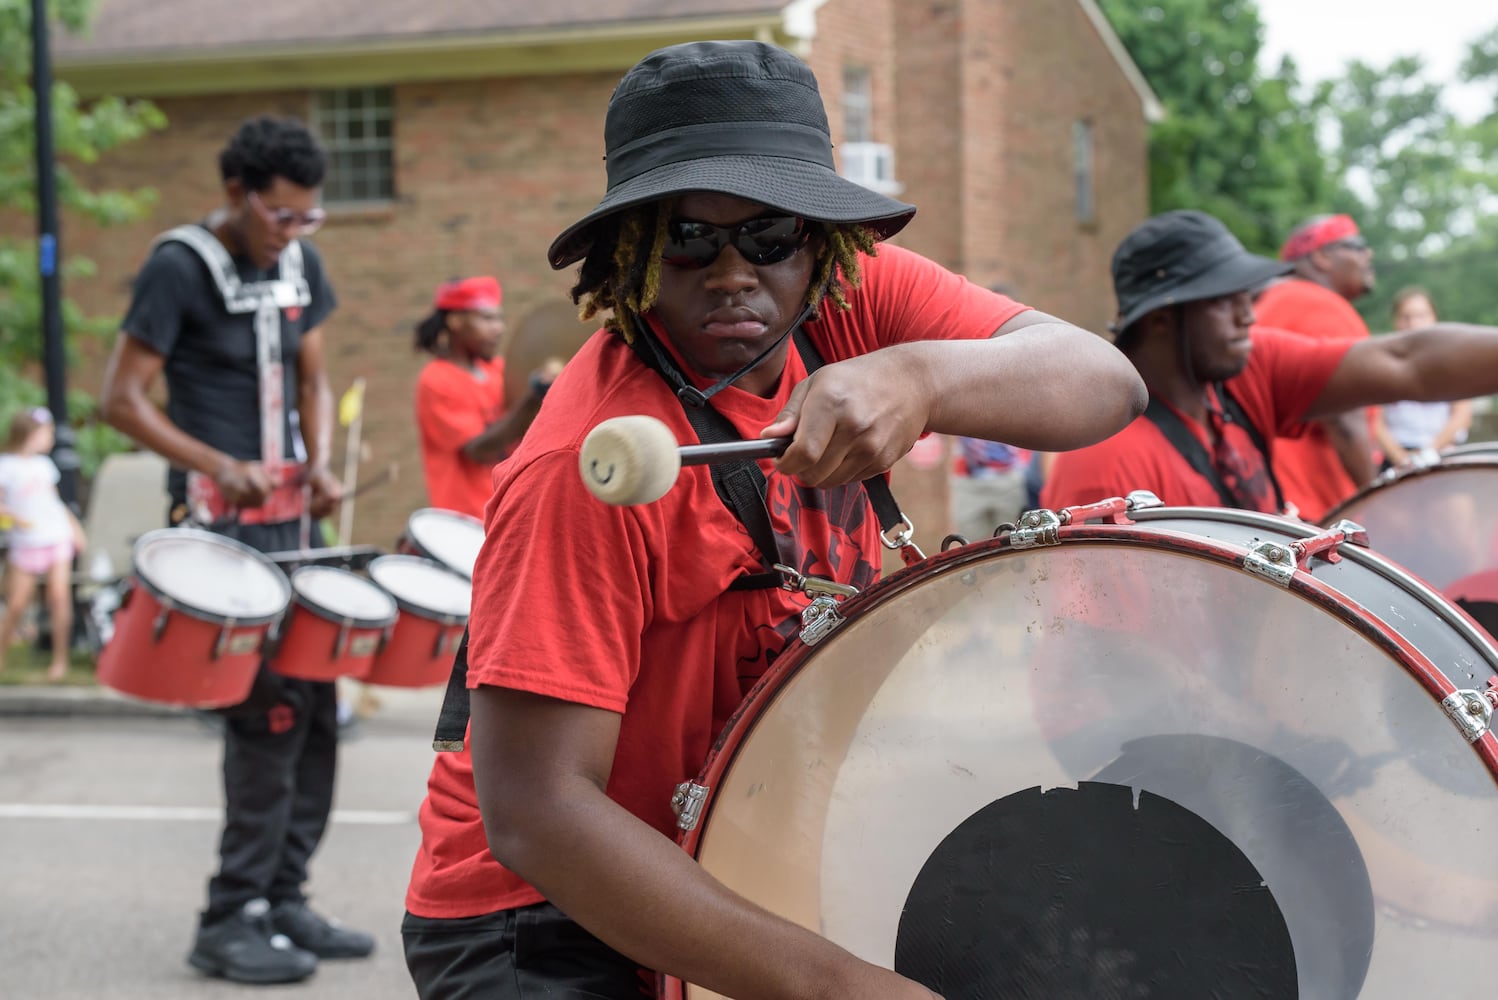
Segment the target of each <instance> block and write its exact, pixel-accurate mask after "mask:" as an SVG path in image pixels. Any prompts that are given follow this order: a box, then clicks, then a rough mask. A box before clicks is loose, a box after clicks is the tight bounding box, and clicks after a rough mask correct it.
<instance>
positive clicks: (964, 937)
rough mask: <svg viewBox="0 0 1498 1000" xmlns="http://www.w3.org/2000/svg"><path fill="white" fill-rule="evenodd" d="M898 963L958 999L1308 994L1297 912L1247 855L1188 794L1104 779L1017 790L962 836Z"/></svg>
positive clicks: (916, 900)
mask: <svg viewBox="0 0 1498 1000" xmlns="http://www.w3.org/2000/svg"><path fill="white" fill-rule="evenodd" d="M895 969H896V971H898V972H900V973H901V974H902V975H905V976H908V977H909V978H911V979H914V980H916V981H917V982H920V983H922V984H924V985H925V986H927V987H928V988H930V989H932V990H935V991H937V992H938V993H940V994H941V995H942V996H944V997H945V998H946V1000H1010V998H1021V997H1024V998H1029V997H1036V998H1041V997H1045V998H1050V997H1078V998H1081V997H1086V998H1115V997H1116V998H1125V997H1194V996H1199V997H1207V996H1210V997H1220V998H1231V997H1255V998H1259V997H1276V998H1293V997H1296V996H1298V995H1299V993H1298V984H1297V977H1296V968H1295V953H1294V948H1293V946H1292V944H1291V941H1290V934H1289V931H1288V929H1287V928H1286V925H1285V919H1284V916H1283V914H1282V913H1281V912H1280V908H1279V905H1278V904H1277V903H1276V901H1275V899H1274V896H1273V894H1272V893H1271V892H1270V891H1269V890H1268V888H1267V887H1266V886H1265V885H1264V880H1263V878H1262V877H1261V876H1260V875H1259V873H1258V872H1257V871H1256V870H1255V869H1254V867H1253V865H1252V864H1251V863H1249V861H1248V859H1247V858H1246V857H1245V856H1244V854H1243V853H1242V852H1241V851H1239V850H1238V848H1237V847H1235V846H1234V845H1233V844H1232V842H1231V841H1229V840H1228V839H1227V838H1226V837H1225V836H1223V835H1222V834H1221V833H1219V832H1218V831H1217V830H1216V829H1214V828H1213V827H1212V826H1211V824H1209V823H1207V822H1206V821H1205V820H1203V819H1201V818H1200V817H1198V816H1196V815H1194V814H1193V813H1192V812H1191V811H1189V810H1187V809H1185V808H1183V807H1181V806H1179V805H1177V804H1175V803H1174V802H1171V801H1169V800H1167V799H1164V798H1161V797H1159V796H1157V795H1153V794H1150V793H1149V792H1142V793H1140V794H1139V796H1138V799H1137V802H1136V799H1135V793H1134V791H1133V790H1132V789H1130V788H1126V787H1124V786H1122V785H1112V784H1106V783H1101V782H1082V783H1080V784H1079V785H1078V787H1077V788H1074V789H1073V788H1054V789H1051V790H1049V791H1044V792H1042V791H1041V790H1040V789H1039V788H1038V787H1037V788H1031V789H1028V790H1025V791H1022V792H1016V793H1014V794H1012V795H1009V796H1006V797H1004V798H1002V799H999V800H997V801H995V802H992V803H990V804H989V805H987V806H985V807H984V808H982V809H980V810H979V811H978V812H976V813H974V814H973V815H972V816H970V817H969V818H968V819H967V820H965V821H964V822H963V823H962V824H960V825H959V826H958V827H957V828H956V829H955V830H953V831H952V833H951V834H949V835H948V836H947V837H946V839H945V840H943V841H942V843H941V845H940V846H939V847H938V848H937V850H936V851H935V852H933V854H932V855H931V857H930V858H929V859H928V860H927V862H926V864H925V866H924V867H923V868H922V869H921V872H920V874H919V876H917V878H916V880H915V884H914V886H913V887H912V888H911V891H910V895H909V897H908V898H907V900H906V905H905V910H904V913H903V914H902V915H901V918H900V925H899V932H898V936H897V939H896V945H895ZM1354 995H1355V994H1354Z"/></svg>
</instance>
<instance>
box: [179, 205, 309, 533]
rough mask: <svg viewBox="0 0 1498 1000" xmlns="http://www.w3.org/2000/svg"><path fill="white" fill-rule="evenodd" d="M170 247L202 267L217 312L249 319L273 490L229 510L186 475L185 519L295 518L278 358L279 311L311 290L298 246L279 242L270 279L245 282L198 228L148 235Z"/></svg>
mask: <svg viewBox="0 0 1498 1000" xmlns="http://www.w3.org/2000/svg"><path fill="white" fill-rule="evenodd" d="M167 242H177V243H182V244H185V245H186V246H188V247H189V248H191V249H192V250H193V251H194V252H195V253H196V254H197V255H198V256H199V257H200V258H201V259H202V261H203V264H204V265H205V266H206V267H207V268H208V274H209V275H210V276H211V277H212V278H213V283H214V285H215V286H217V288H218V292H219V295H220V296H222V297H223V300H224V309H225V310H227V311H228V312H229V313H230V314H233V315H242V314H244V313H253V314H254V317H255V365H256V369H257V370H258V372H259V400H260V463H261V465H262V466H263V467H264V468H265V471H266V474H267V475H268V476H269V477H270V480H271V483H272V486H273V489H272V491H271V493H270V495H269V496H268V497H266V500H265V503H264V504H262V505H261V506H259V507H254V508H248V509H243V510H237V511H236V510H235V509H234V508H233V507H232V506H231V505H230V504H229V503H228V502H227V501H226V500H225V499H224V496H223V494H222V493H221V492H220V491H219V488H218V485H217V484H216V483H214V481H213V480H212V478H210V477H208V476H205V475H203V474H202V473H199V472H191V471H189V472H188V474H187V515H188V517H190V518H191V519H192V520H193V521H194V522H196V523H198V524H201V525H204V526H210V525H213V524H214V523H218V522H222V521H223V520H225V519H226V518H230V519H233V520H236V521H238V522H239V523H241V524H274V523H279V522H282V521H294V520H296V519H297V518H299V517H301V516H302V513H303V510H304V507H305V502H304V497H303V491H302V478H303V472H304V468H303V464H302V463H301V462H297V461H291V462H288V461H287V460H286V427H285V417H286V388H285V387H286V382H285V362H284V361H283V359H282V357H281V334H282V328H281V322H282V319H281V317H282V312H281V311H282V310H283V309H302V308H304V307H306V306H307V305H308V304H309V303H310V302H311V301H312V290H311V288H310V287H309V286H308V284H307V278H306V275H305V273H304V269H303V265H302V245H301V243H300V242H299V241H297V240H292V241H291V242H290V243H288V244H286V249H284V250H282V251H281V257H280V259H279V261H278V262H277V274H278V276H277V277H275V278H271V279H268V280H265V281H255V282H245V281H241V280H240V278H239V272H238V270H236V269H235V267H234V261H233V260H232V259H231V258H230V256H229V251H228V250H226V249H225V248H224V245H223V244H222V243H220V242H219V241H218V238H217V237H215V236H214V235H213V234H212V233H210V232H209V231H208V230H206V229H203V228H202V227H201V226H177V227H176V228H174V229H169V230H167V231H166V232H165V233H162V234H161V235H160V236H158V237H156V239H155V240H154V241H152V243H151V250H152V252H155V250H156V248H157V247H159V246H160V245H161V244H163V243H167Z"/></svg>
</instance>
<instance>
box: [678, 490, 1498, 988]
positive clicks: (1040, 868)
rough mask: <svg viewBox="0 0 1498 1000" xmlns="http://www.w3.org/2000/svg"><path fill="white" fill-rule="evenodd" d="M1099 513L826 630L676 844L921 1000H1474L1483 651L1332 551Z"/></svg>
mask: <svg viewBox="0 0 1498 1000" xmlns="http://www.w3.org/2000/svg"><path fill="white" fill-rule="evenodd" d="M1150 499H1153V498H1150ZM1124 511H1125V508H1124V505H1123V502H1122V501H1118V502H1115V503H1114V504H1112V505H1111V506H1105V505H1098V506H1097V507H1094V508H1082V509H1078V510H1077V511H1074V512H1063V513H1062V515H1061V517H1060V518H1059V519H1058V518H1056V516H1055V515H1049V514H1047V515H1045V516H1042V515H1041V514H1039V513H1036V514H1032V515H1027V518H1032V519H1033V522H1032V523H1024V522H1022V530H1020V531H1017V532H1016V533H1014V534H1011V535H1004V536H1000V537H998V538H995V539H990V540H986V541H984V542H980V543H975V544H972V545H967V546H963V547H961V548H957V549H952V550H948V551H946V552H943V553H941V554H939V555H937V556H935V557H933V558H931V559H928V560H926V561H925V562H923V563H921V564H919V565H918V566H916V567H913V568H911V569H908V570H906V571H904V572H901V573H897V574H895V575H894V576H892V577H889V578H887V579H885V580H882V581H880V582H879V583H878V584H876V585H875V586H874V587H872V588H870V589H869V590H868V591H867V592H866V593H864V594H862V595H859V596H857V597H854V598H851V599H849V600H848V601H846V602H845V603H844V604H843V605H842V606H841V607H838V608H836V609H835V610H834V611H833V612H832V613H831V614H830V615H829V614H822V615H821V616H820V620H821V623H822V624H824V625H825V624H827V623H829V622H832V623H836V624H835V627H834V628H833V630H832V631H831V632H830V634H829V635H828V636H827V637H826V638H824V639H822V640H821V641H819V642H817V643H815V644H812V643H811V642H810V639H811V638H814V636H812V635H811V634H810V633H808V632H805V631H803V638H802V639H801V640H799V641H796V642H793V643H792V644H791V646H790V647H789V648H788V649H787V650H786V651H785V652H784V653H783V654H782V655H781V657H780V658H779V659H778V660H777V661H776V662H775V665H774V667H773V668H772V670H771V671H770V672H769V673H767V674H766V675H765V677H764V678H763V679H762V680H761V681H760V683H759V684H758V685H757V686H756V687H755V689H754V690H753V691H752V692H751V694H750V695H749V697H748V698H747V699H746V701H745V703H744V705H743V707H742V708H741V709H740V711H739V712H738V714H737V715H736V716H735V718H734V719H733V720H732V721H731V722H730V723H729V725H728V727H727V729H726V731H725V733H724V735H723V736H722V737H721V739H720V740H719V741H718V744H717V746H716V749H715V750H714V753H713V755H712V757H711V758H710V759H709V760H708V761H707V763H706V766H705V767H704V769H703V771H702V773H701V774H700V775H699V776H698V778H697V779H696V780H695V781H694V782H690V783H687V784H684V785H683V786H682V787H681V788H679V789H678V790H677V795H676V800H675V804H676V805H677V807H678V813H679V815H680V816H681V826H682V827H683V830H684V832H683V834H682V843H683V846H684V847H685V848H686V849H687V850H688V851H689V852H690V853H691V854H693V855H694V856H695V857H696V858H697V860H698V861H699V862H700V863H701V864H702V866H703V867H704V868H705V869H706V870H707V871H708V872H709V873H710V874H712V875H713V876H715V877H716V878H718V879H719V880H721V881H722V882H724V883H725V884H726V885H728V887H729V888H731V889H733V890H734V891H736V892H738V893H741V894H742V895H744V896H746V897H748V898H749V899H750V900H752V901H754V902H755V903H758V904H760V905H762V906H765V907H767V908H768V909H770V910H772V911H774V912H776V913H778V914H780V915H782V916H784V917H786V918H788V919H790V920H792V921H795V922H797V923H799V924H801V925H803V926H805V927H807V928H810V929H812V930H814V931H816V932H818V933H820V934H822V935H824V936H826V937H827V938H829V939H831V940H832V941H834V942H836V943H838V944H840V945H842V946H843V947H846V948H848V949H849V950H850V951H852V952H853V953H854V954H856V955H859V956H860V957H862V958H865V959H867V960H869V961H871V962H874V963H877V964H880V965H883V966H885V967H887V968H894V969H896V970H897V971H899V972H901V973H903V974H905V975H907V976H910V977H911V978H913V979H916V980H918V981H920V982H922V983H924V984H925V985H926V986H928V987H929V988H931V989H933V990H936V991H937V992H939V993H941V994H942V995H943V996H944V997H945V998H946V1000H980V998H981V1000H1007V998H1019V997H1026V998H1028V997H1146V996H1149V997H1208V996H1211V997H1222V998H1229V997H1234V998H1236V997H1255V998H1258V997H1275V998H1290V997H1305V998H1316V1000H1339V998H1351V997H1366V998H1391V1000H1392V998H1401V1000H1407V998H1409V997H1412V996H1420V995H1433V994H1436V993H1443V992H1444V993H1450V994H1460V993H1462V992H1464V991H1466V990H1468V989H1470V988H1471V986H1472V985H1473V983H1474V980H1473V978H1472V977H1473V975H1474V973H1476V972H1477V971H1478V970H1484V969H1486V968H1488V967H1489V965H1490V961H1491V956H1492V955H1494V954H1495V953H1498V951H1495V949H1498V872H1495V871H1494V869H1493V866H1492V864H1491V862H1490V858H1491V856H1492V844H1493V838H1494V835H1495V832H1498V784H1495V777H1494V775H1495V769H1498V741H1495V739H1494V736H1493V735H1492V734H1491V733H1490V732H1488V729H1487V727H1488V724H1489V722H1490V721H1491V715H1492V709H1493V704H1494V701H1495V699H1498V694H1493V693H1491V692H1490V690H1489V688H1488V686H1487V685H1488V680H1489V678H1490V677H1491V676H1492V675H1493V673H1494V671H1495V670H1498V651H1495V650H1494V649H1493V648H1492V646H1490V645H1489V644H1488V643H1487V642H1486V641H1485V639H1484V637H1483V635H1482V633H1481V632H1480V630H1478V629H1476V628H1475V627H1473V625H1472V623H1471V622H1470V621H1469V620H1468V619H1467V618H1465V617H1464V616H1462V615H1461V614H1460V613H1459V612H1458V611H1456V610H1455V609H1454V608H1453V607H1452V606H1451V605H1450V604H1449V603H1448V602H1446V601H1445V600H1444V599H1443V598H1442V597H1441V596H1440V595H1439V594H1437V593H1435V592H1434V591H1433V590H1431V589H1430V588H1428V587H1427V586H1425V585H1424V584H1423V583H1422V582H1421V581H1419V580H1418V579H1416V578H1414V577H1413V576H1411V575H1410V574H1408V573H1407V572H1405V571H1404V570H1403V569H1401V568H1400V567H1398V566H1396V565H1394V564H1392V563H1390V562H1389V561H1387V560H1385V559H1383V558H1381V557H1380V556H1378V555H1376V554H1374V553H1373V552H1371V551H1369V550H1367V549H1365V548H1362V547H1360V546H1359V545H1355V544H1352V541H1353V540H1356V537H1357V536H1356V534H1355V533H1352V532H1351V529H1350V528H1349V529H1345V530H1339V531H1335V532H1333V531H1326V532H1320V531H1319V530H1318V529H1317V528H1315V527H1314V526H1310V525H1305V524H1302V523H1300V522H1296V521H1291V520H1288V519H1282V518H1277V517H1272V516H1268V515H1259V514H1251V513H1247V512H1241V511H1230V510H1217V509H1192V508H1178V509H1166V508H1159V509H1140V510H1130V511H1129V512H1128V513H1127V514H1125V512H1124ZM1089 517H1090V518H1094V519H1096V518H1098V517H1102V523H1083V522H1084V521H1086V520H1087V518H1089ZM1052 522H1054V523H1052ZM1350 534H1351V535H1352V538H1351V540H1350V539H1349V535H1350ZM826 600H830V598H828V599H826ZM822 610H823V611H825V609H822ZM816 618H818V614H816V613H813V615H812V616H811V619H816ZM809 620H810V619H809ZM713 995H714V994H711V993H707V992H705V991H702V990H700V989H698V988H697V987H694V986H690V985H684V984H682V983H681V982H679V981H676V980H670V979H666V980H663V981H662V984H661V996H662V997H665V998H671V1000H676V998H680V997H683V996H686V997H691V998H699V997H708V996H713Z"/></svg>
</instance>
